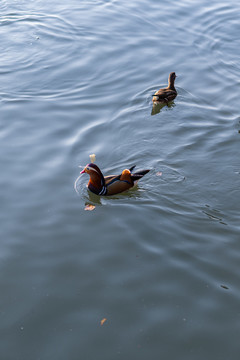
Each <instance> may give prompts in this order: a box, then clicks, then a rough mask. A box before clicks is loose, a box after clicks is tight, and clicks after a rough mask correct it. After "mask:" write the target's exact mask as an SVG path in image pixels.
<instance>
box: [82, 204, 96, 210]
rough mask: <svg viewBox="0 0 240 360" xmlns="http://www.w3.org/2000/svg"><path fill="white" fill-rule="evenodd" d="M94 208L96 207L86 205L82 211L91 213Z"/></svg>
mask: <svg viewBox="0 0 240 360" xmlns="http://www.w3.org/2000/svg"><path fill="white" fill-rule="evenodd" d="M95 207H96V206H94V205H91V204H87V205H86V206H85V208H84V210H86V211H92V210H94V209H95Z"/></svg>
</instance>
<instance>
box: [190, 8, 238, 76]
mask: <svg viewBox="0 0 240 360" xmlns="http://www.w3.org/2000/svg"><path fill="white" fill-rule="evenodd" d="M238 6H239V5H238ZM239 10H240V9H233V8H232V7H230V6H228V5H222V4H221V5H215V6H212V7H210V8H205V9H204V11H202V12H201V13H200V14H199V15H198V17H197V20H196V23H195V24H196V28H195V30H194V31H195V33H197V40H196V41H195V43H194V45H195V46H196V47H197V50H198V52H200V53H202V52H203V53H205V52H206V51H208V52H210V53H211V54H212V55H213V60H214V64H215V68H216V64H218V65H221V66H219V67H218V70H219V71H220V70H222V69H223V68H225V70H227V72H231V73H234V74H235V75H236V74H239V70H240V67H239V66H240V65H239V56H238V52H237V51H236V49H239V48H240V37H239V33H240V23H239V19H238V14H239ZM199 24H200V25H199ZM198 27H199V28H198Z"/></svg>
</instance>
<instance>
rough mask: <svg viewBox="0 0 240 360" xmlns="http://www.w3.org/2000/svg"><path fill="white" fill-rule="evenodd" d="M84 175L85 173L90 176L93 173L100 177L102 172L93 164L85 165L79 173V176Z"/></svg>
mask: <svg viewBox="0 0 240 360" xmlns="http://www.w3.org/2000/svg"><path fill="white" fill-rule="evenodd" d="M84 173H87V174H88V175H91V174H94V173H97V174H99V175H100V176H101V175H102V172H101V170H100V169H99V167H98V166H97V165H95V164H93V163H90V164H87V165H86V166H85V168H84V169H83V170H82V171H81V172H80V174H84Z"/></svg>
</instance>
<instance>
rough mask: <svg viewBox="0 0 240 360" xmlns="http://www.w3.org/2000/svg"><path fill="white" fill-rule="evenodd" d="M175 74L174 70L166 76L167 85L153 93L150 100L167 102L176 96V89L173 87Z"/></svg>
mask: <svg viewBox="0 0 240 360" xmlns="http://www.w3.org/2000/svg"><path fill="white" fill-rule="evenodd" d="M176 77H177V75H176V74H175V72H171V73H170V74H169V77H168V87H166V88H163V89H160V90H158V91H156V92H155V94H154V95H153V99H152V101H153V102H154V103H168V102H169V101H172V100H173V99H175V97H176V96H177V91H176V89H175V87H174V82H175V79H176Z"/></svg>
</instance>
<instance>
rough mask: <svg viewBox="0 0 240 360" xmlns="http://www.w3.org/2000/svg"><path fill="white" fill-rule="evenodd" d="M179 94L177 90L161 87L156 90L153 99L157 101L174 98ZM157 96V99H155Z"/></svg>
mask: <svg viewBox="0 0 240 360" xmlns="http://www.w3.org/2000/svg"><path fill="white" fill-rule="evenodd" d="M176 96H177V92H176V91H174V90H171V89H168V88H166V89H160V90H158V91H156V92H155V94H154V95H153V100H155V101H161V100H163V101H164V100H165V101H166V100H168V101H169V100H173V99H174V98H175V97H176ZM155 97H156V99H155Z"/></svg>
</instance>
